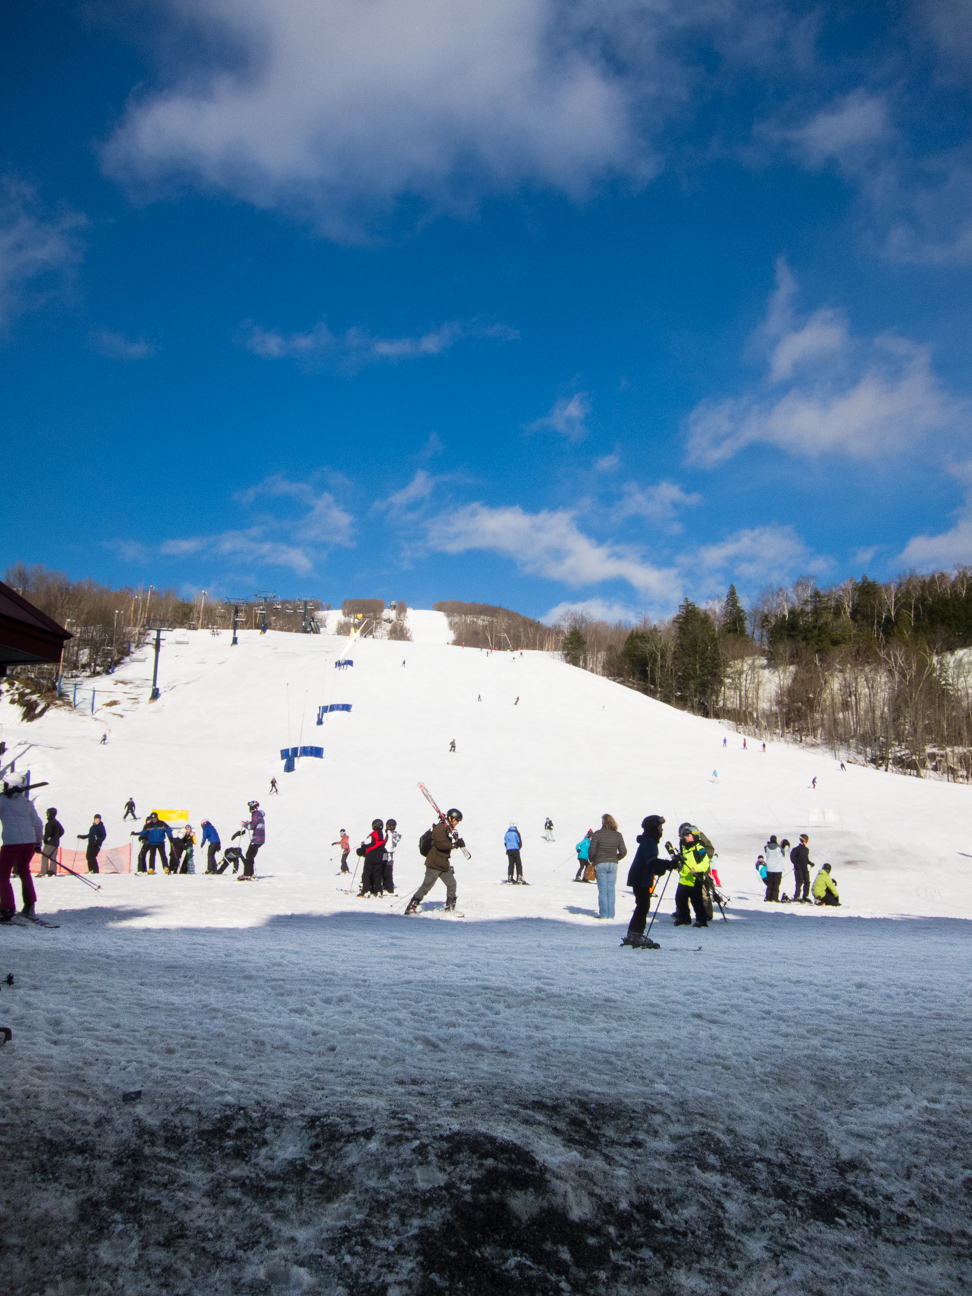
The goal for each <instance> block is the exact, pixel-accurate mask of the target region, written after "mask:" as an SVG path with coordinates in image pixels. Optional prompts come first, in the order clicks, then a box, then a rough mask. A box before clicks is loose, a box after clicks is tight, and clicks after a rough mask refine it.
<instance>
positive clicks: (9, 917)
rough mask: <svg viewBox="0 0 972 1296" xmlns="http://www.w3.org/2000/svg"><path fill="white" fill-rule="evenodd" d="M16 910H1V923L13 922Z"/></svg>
mask: <svg viewBox="0 0 972 1296" xmlns="http://www.w3.org/2000/svg"><path fill="white" fill-rule="evenodd" d="M16 912H17V910H16V909H0V923H8V922H13V917H14V914H15V913H16Z"/></svg>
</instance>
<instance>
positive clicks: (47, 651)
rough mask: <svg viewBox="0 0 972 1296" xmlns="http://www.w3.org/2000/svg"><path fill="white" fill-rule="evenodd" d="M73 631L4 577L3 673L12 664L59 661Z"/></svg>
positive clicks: (0, 587) (0, 586)
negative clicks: (22, 593)
mask: <svg viewBox="0 0 972 1296" xmlns="http://www.w3.org/2000/svg"><path fill="white" fill-rule="evenodd" d="M71 638H73V635H72V634H71V633H70V631H68V630H65V629H64V627H63V626H59V625H58V624H57V622H56V621H52V620H51V618H50V617H49V616H46V615H45V614H44V613H43V612H41V610H40V609H39V608H35V607H34V605H33V603H28V602H27V600H26V599H25V598H23V597H22V596H21V595H20V594H18V593H17V591H16V590H13V589H11V588H10V586H9V585H4V583H3V581H0V675H2V674H3V673H4V671H5V670H6V668H7V667H8V666H22V665H25V664H26V663H29V662H58V661H60V660H61V650H62V649H63V647H64V644H65V642H66V641H67V640H68V639H71Z"/></svg>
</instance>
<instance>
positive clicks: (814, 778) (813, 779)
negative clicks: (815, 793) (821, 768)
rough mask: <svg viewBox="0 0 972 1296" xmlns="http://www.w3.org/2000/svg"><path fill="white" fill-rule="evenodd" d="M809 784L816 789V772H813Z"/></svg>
mask: <svg viewBox="0 0 972 1296" xmlns="http://www.w3.org/2000/svg"><path fill="white" fill-rule="evenodd" d="M810 786H811V787H812V788H813V789H814V790H816V787H817V776H816V774H814V776H813V778H812V779H811V780H810Z"/></svg>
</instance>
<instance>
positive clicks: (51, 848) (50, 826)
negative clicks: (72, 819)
mask: <svg viewBox="0 0 972 1296" xmlns="http://www.w3.org/2000/svg"><path fill="white" fill-rule="evenodd" d="M63 836H64V829H63V828H62V827H61V825H60V824H59V823H58V821H57V810H56V808H55V807H54V806H51V808H50V809H49V810H48V811H47V822H46V823H45V824H44V844H43V845H42V846H41V866H40V876H41V877H56V876H57V851H58V847H59V846H60V844H61V838H62V837H63Z"/></svg>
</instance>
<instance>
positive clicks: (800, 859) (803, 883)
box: [790, 833, 816, 904]
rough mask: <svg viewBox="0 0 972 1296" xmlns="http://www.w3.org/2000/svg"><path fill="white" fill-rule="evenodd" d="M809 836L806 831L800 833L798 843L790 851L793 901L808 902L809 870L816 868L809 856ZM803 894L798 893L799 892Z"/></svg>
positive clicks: (809, 901) (798, 902)
mask: <svg viewBox="0 0 972 1296" xmlns="http://www.w3.org/2000/svg"><path fill="white" fill-rule="evenodd" d="M809 841H810V838H809V837H808V836H807V834H806V833H801V834H800V841H799V844H798V845H796V846H794V847H793V849H792V850H791V851H790V863H791V864H792V865H793V903H794V904H810V903H812V902H811V900H810V870H811V869H812V868H816V865H815V864H814V862H813V860H812V859H811V858H810V846H809ZM801 891H802V892H803V895H802V896H801V895H800V892H801Z"/></svg>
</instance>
